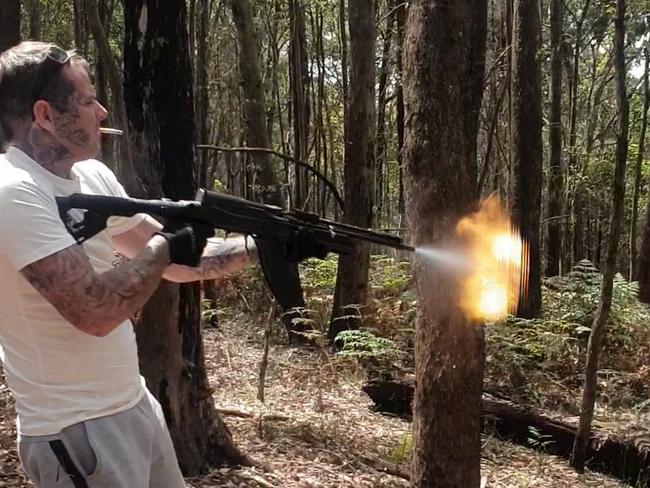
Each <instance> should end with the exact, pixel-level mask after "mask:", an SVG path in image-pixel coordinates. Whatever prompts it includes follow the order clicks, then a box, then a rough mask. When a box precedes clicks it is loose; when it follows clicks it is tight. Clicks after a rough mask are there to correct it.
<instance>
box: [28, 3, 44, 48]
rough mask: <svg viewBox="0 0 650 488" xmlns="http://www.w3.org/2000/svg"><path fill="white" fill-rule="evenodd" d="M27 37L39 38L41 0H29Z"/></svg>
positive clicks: (35, 39)
mask: <svg viewBox="0 0 650 488" xmlns="http://www.w3.org/2000/svg"><path fill="white" fill-rule="evenodd" d="M28 5H29V7H28V8H29V38H30V39H31V40H33V41H40V40H41V0H29V2H28Z"/></svg>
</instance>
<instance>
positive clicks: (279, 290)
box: [56, 190, 414, 310]
mask: <svg viewBox="0 0 650 488" xmlns="http://www.w3.org/2000/svg"><path fill="white" fill-rule="evenodd" d="M56 201H57V205H58V207H59V213H60V215H61V218H62V219H63V221H64V223H65V225H66V227H67V229H68V231H69V232H70V234H72V236H73V237H74V238H75V240H76V241H77V242H78V243H82V242H83V241H85V240H86V239H89V238H91V237H92V236H94V235H95V234H97V233H99V232H101V231H102V230H104V229H105V228H106V225H107V221H108V218H109V217H111V216H122V217H130V216H133V215H136V214H141V213H144V214H149V215H151V216H153V217H158V218H162V219H163V220H172V221H178V222H184V223H193V222H196V223H202V224H205V225H209V226H212V227H214V228H216V229H222V230H224V231H226V232H228V233H238V234H245V235H250V236H252V237H253V238H254V239H255V244H256V246H257V249H258V255H259V260H260V264H261V266H262V270H263V272H264V276H265V277H266V280H267V282H268V284H269V286H270V288H271V291H272V293H273V295H274V296H275V297H276V300H277V302H278V304H279V305H280V306H281V307H282V308H284V309H285V310H288V309H291V308H295V307H304V305H305V302H304V300H303V296H302V287H301V285H300V279H299V276H298V267H297V263H295V262H290V261H289V260H288V259H287V246H288V245H289V243H290V242H291V240H292V239H295V238H296V236H297V235H298V236H299V235H300V234H299V233H300V232H308V233H309V234H310V238H313V239H315V240H316V241H317V242H319V243H320V244H322V245H323V246H324V247H325V248H326V249H327V250H328V251H331V252H334V253H337V254H348V253H350V252H352V251H353V250H354V248H355V246H356V243H357V242H358V241H365V242H371V243H375V244H379V245H383V246H388V247H392V248H395V249H400V250H406V251H413V250H414V249H413V247H411V246H409V245H407V244H405V243H404V242H403V241H402V239H400V238H399V237H396V236H392V235H390V234H386V233H382V232H376V231H373V230H368V229H362V228H360V227H355V226H352V225H347V224H342V223H340V222H334V221H330V220H326V219H321V218H319V217H318V216H317V215H314V214H310V213H305V212H297V211H294V212H285V211H283V210H282V209H280V208H278V207H274V206H271V205H265V204H262V203H256V202H251V201H249V200H245V199H243V198H238V197H233V196H230V195H225V194H223V193H219V192H214V191H207V190H199V191H198V193H197V195H196V200H195V201H178V202H176V201H169V200H140V199H135V198H120V197H111V196H102V195H85V194H80V193H75V194H73V195H70V196H67V197H57V199H56ZM73 209H78V210H81V211H82V214H79V213H77V215H75V212H74V211H73V212H72V213H71V212H70V211H71V210H73Z"/></svg>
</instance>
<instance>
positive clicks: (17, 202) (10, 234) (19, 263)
mask: <svg viewBox="0 0 650 488" xmlns="http://www.w3.org/2000/svg"><path fill="white" fill-rule="evenodd" d="M0 204H1V205H2V211H1V212H0V249H2V252H3V253H4V254H5V256H6V257H7V259H8V260H9V262H10V263H11V264H12V265H13V266H14V267H15V268H16V269H18V270H19V269H22V268H24V267H25V266H27V265H28V264H31V263H33V262H35V261H38V260H39V259H42V258H44V257H46V256H49V255H51V254H54V253H56V252H59V251H61V250H63V249H65V248H67V247H70V246H72V245H75V244H76V242H75V240H74V239H73V238H72V236H71V235H70V234H69V233H68V231H67V229H66V228H65V225H64V224H63V221H62V220H61V217H60V216H59V213H58V210H57V206H56V201H55V200H54V196H53V195H50V194H48V193H47V192H46V191H44V190H43V189H41V188H39V187H38V186H37V185H36V184H35V183H34V182H29V181H25V182H21V183H19V184H17V185H15V186H12V187H5V188H2V190H0Z"/></svg>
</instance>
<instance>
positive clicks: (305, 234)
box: [287, 229, 329, 263]
mask: <svg viewBox="0 0 650 488" xmlns="http://www.w3.org/2000/svg"><path fill="white" fill-rule="evenodd" d="M328 252H329V249H327V246H326V245H325V244H323V243H321V242H319V241H317V240H316V237H315V236H314V233H313V232H312V231H310V230H307V229H300V230H298V231H296V232H295V233H294V235H293V237H292V238H291V240H290V241H289V242H288V243H287V261H289V262H292V263H299V262H301V261H304V260H305V259H307V258H318V259H324V258H325V256H327V253H328Z"/></svg>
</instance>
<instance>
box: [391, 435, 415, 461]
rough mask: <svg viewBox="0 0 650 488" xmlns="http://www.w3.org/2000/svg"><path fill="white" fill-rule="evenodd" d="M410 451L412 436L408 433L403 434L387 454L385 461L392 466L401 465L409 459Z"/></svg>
mask: <svg viewBox="0 0 650 488" xmlns="http://www.w3.org/2000/svg"><path fill="white" fill-rule="evenodd" d="M412 449H413V435H412V434H411V433H410V432H405V433H404V434H402V436H401V438H400V440H399V442H398V444H397V445H396V446H395V448H394V449H393V450H392V451H390V453H388V456H386V460H387V461H390V462H391V463H394V464H401V463H403V462H405V461H408V460H409V459H410V457H411V451H412Z"/></svg>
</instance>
